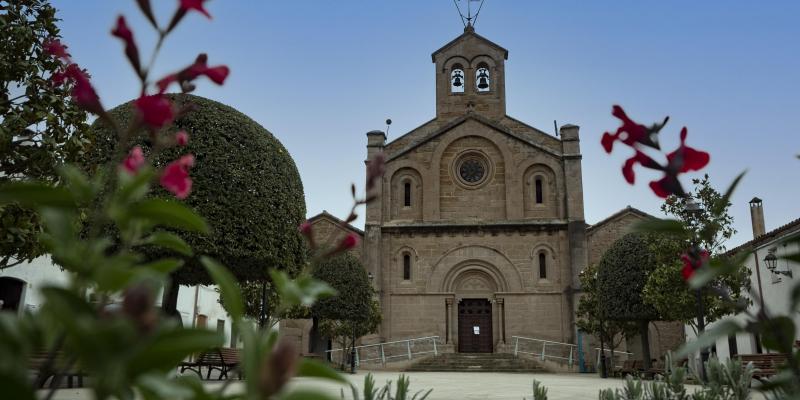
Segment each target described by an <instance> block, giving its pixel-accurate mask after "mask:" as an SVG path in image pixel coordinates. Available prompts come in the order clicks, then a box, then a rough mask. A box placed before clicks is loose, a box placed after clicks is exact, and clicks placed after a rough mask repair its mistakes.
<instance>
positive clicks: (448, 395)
mask: <svg viewBox="0 0 800 400" xmlns="http://www.w3.org/2000/svg"><path fill="white" fill-rule="evenodd" d="M365 374H366V372H359V373H358V374H356V375H347V378H348V379H350V381H351V382H352V383H353V384H355V385H356V386H357V387H358V388H359V389H361V386H362V385H363V382H364V375H365ZM399 374H400V373H399V372H383V371H381V372H374V373H373V375H374V377H375V382H376V384H378V385H383V384H384V383H385V382H386V381H388V380H391V381H392V382H395V381H397V377H398V376H399ZM407 375H408V376H409V377H410V378H411V391H412V392H416V391H419V390H421V389H425V390H428V389H433V393H432V394H431V395H430V396H429V397H428V399H430V400H442V399H454V400H455V399H457V400H472V399H474V400H478V399H480V400H489V399H491V400H500V399H502V400H505V399H513V400H520V399H522V398H527V399H528V400H530V399H531V398H532V397H531V383H532V382H533V380H534V379H537V380H539V381H541V382H542V383H543V384H544V385H545V386H546V387H547V389H548V392H547V395H548V398H549V399H551V400H558V399H593V400H594V399H597V392H598V391H599V390H600V389H604V388H618V387H622V385H623V381H622V380H620V379H612V378H609V379H600V378H598V377H597V375H594V374H550V373H542V374H511V373H489V372H412V373H408V374H407ZM220 384H221V383H220V382H218V381H212V382H209V383H208V385H210V386H214V387H216V386H218V385H220ZM239 385H241V383H239V382H236V383H235V384H233V385H231V386H230V390H231V391H236V390H239V389H238V388H239V387H240V386H239ZM291 385H292V387H294V388H297V387H303V388H315V389H319V390H320V391H323V392H326V393H328V394H331V395H334V396H336V397H339V395H340V393H341V390H342V389H345V399H350V398H351V396H350V389H349V387H345V386H342V385H338V384H335V383H331V382H328V381H322V380H319V379H311V378H297V379H295V380H294V381H293V382H292V384H291ZM393 388H394V385H393ZM688 388H689V390H693V389H695V388H697V387H696V386H688ZM90 398H91V397H90V394H89V391H88V390H86V389H62V390H59V391H58V392H57V394H56V396H55V399H58V400H84V399H90Z"/></svg>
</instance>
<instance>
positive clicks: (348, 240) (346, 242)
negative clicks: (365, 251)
mask: <svg viewBox="0 0 800 400" xmlns="http://www.w3.org/2000/svg"><path fill="white" fill-rule="evenodd" d="M360 240H361V238H360V237H359V236H358V235H356V234H355V233H352V232H350V233H348V234H347V236H345V237H344V239H342V241H341V242H339V249H341V250H350V249H352V248H353V247H356V246H358V242H359V241H360Z"/></svg>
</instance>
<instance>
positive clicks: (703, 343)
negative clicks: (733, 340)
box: [675, 319, 742, 358]
mask: <svg viewBox="0 0 800 400" xmlns="http://www.w3.org/2000/svg"><path fill="white" fill-rule="evenodd" d="M741 330H742V327H741V326H739V324H737V323H736V322H735V321H733V320H731V319H726V320H722V321H718V322H716V323H715V324H714V326H713V327H712V328H711V329H707V330H706V331H705V332H703V333H701V334H700V336H698V337H697V339H695V340H694V341H691V342H688V343H686V344H685V345H683V347H681V348H680V349H678V351H677V352H676V353H675V358H683V357H686V356H688V355H689V354H692V353H694V352H696V351H698V350H700V349H703V348H706V347H709V346H712V345H713V344H714V343H716V342H717V339H719V338H721V337H728V336H730V335H731V334H733V333H735V332H739V331H741Z"/></svg>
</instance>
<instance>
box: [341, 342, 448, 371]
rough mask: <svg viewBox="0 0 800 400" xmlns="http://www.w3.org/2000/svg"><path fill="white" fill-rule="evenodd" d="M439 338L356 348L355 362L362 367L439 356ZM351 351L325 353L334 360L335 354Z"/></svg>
mask: <svg viewBox="0 0 800 400" xmlns="http://www.w3.org/2000/svg"><path fill="white" fill-rule="evenodd" d="M438 340H439V336H426V337H420V338H413V339H404V340H395V341H391V342H383V343H375V344H365V345H362V346H356V347H355V349H356V354H355V356H356V357H355V362H356V366H360V365H361V363H362V362H364V363H366V362H380V363H381V365H386V363H387V362H392V361H400V360H399V359H405V360H411V359H413V358H414V356H415V355H421V354H433V355H434V356H437V355H439V351H438V349H437V347H436V342H437V341H438ZM344 350H347V351H348V352H349V350H350V349H332V350H326V351H325V352H326V353H328V354H329V355H330V359H333V357H334V354H335V353H337V352H343V351H344ZM349 355H350V354H349V353H348V354H341V355H340V357H348V356H349Z"/></svg>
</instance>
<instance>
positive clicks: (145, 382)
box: [137, 373, 194, 399]
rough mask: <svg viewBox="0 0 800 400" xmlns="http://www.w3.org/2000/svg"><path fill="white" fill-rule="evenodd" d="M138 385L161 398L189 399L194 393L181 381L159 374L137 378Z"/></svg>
mask: <svg viewBox="0 0 800 400" xmlns="http://www.w3.org/2000/svg"><path fill="white" fill-rule="evenodd" d="M137 385H138V386H139V388H140V389H141V390H143V391H147V392H151V393H152V394H153V395H154V396H153V397H154V398H159V399H187V398H191V397H192V395H193V394H194V390H192V389H191V388H189V387H186V386H184V385H183V384H181V382H180V381H177V380H170V379H167V378H166V377H164V376H163V375H159V374H152V373H151V374H145V375H142V376H141V377H139V379H137Z"/></svg>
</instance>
